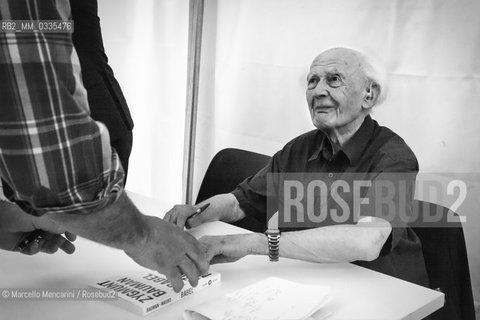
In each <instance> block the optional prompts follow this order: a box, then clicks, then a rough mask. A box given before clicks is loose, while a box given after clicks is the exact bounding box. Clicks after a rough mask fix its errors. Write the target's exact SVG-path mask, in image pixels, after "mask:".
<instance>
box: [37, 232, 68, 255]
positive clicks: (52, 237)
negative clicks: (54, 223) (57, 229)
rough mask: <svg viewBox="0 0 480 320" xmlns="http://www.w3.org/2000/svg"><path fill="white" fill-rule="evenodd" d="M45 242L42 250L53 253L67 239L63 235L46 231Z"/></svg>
mask: <svg viewBox="0 0 480 320" xmlns="http://www.w3.org/2000/svg"><path fill="white" fill-rule="evenodd" d="M43 238H44V242H43V243H42V246H41V248H40V251H41V252H44V253H48V254H53V253H55V252H57V251H58V247H59V246H60V245H61V244H62V243H63V241H64V240H65V239H64V238H63V237H62V236H60V235H56V234H51V233H46V232H45V233H44V235H43Z"/></svg>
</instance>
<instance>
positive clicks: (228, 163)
mask: <svg viewBox="0 0 480 320" xmlns="http://www.w3.org/2000/svg"><path fill="white" fill-rule="evenodd" d="M269 160H270V157H269V156H267V155H264V154H260V153H255V152H251V151H246V150H240V149H233V148H227V149H223V150H221V151H219V152H218V153H217V154H216V155H215V157H213V159H212V161H211V162H210V165H209V166H208V169H207V172H206V173H205V177H204V178H203V181H202V184H201V186H200V190H199V191H198V196H197V201H196V203H199V202H201V201H203V200H206V199H208V198H210V197H211V196H214V195H216V194H220V193H227V192H231V191H233V189H235V187H236V186H237V185H238V184H239V183H240V182H242V181H243V180H245V179H246V178H247V177H249V176H251V175H254V174H255V173H257V172H258V171H259V170H260V169H262V168H263V167H265V166H266V165H267V163H268V161H269ZM234 224H235V225H236V226H239V227H242V228H245V229H248V230H251V231H254V232H263V231H265V227H266V226H265V225H264V224H263V223H260V222H259V221H257V220H255V219H253V218H251V217H246V218H245V219H242V220H240V221H237V222H236V223H234Z"/></svg>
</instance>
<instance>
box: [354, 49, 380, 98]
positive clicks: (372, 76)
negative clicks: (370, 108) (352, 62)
mask: <svg viewBox="0 0 480 320" xmlns="http://www.w3.org/2000/svg"><path fill="white" fill-rule="evenodd" d="M354 51H356V52H358V54H359V56H360V57H361V59H362V64H361V66H360V71H361V72H362V73H363V74H364V76H365V77H366V78H367V80H368V81H370V82H372V83H374V84H375V85H377V86H378V89H379V93H378V97H377V101H376V103H375V105H380V104H382V103H383V102H384V101H385V99H386V98H387V92H388V81H387V72H386V69H385V67H384V64H383V63H381V61H380V60H379V59H378V58H377V57H375V55H372V54H369V55H366V54H365V53H363V52H361V51H358V50H354Z"/></svg>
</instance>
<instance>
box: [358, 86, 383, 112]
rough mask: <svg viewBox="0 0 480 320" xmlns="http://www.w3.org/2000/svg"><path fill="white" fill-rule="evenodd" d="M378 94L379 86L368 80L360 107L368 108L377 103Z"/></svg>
mask: <svg viewBox="0 0 480 320" xmlns="http://www.w3.org/2000/svg"><path fill="white" fill-rule="evenodd" d="M379 95H380V86H379V85H378V84H376V83H375V82H373V81H370V82H369V83H368V85H367V86H366V87H365V95H364V97H363V104H362V107H363V108H364V109H370V108H372V107H373V106H374V105H375V104H377V99H378V96H379Z"/></svg>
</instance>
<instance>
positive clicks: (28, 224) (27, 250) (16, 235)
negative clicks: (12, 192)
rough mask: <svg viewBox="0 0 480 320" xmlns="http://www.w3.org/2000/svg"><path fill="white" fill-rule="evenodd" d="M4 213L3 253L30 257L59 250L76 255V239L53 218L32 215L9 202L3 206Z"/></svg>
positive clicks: (0, 230) (0, 246)
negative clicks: (4, 251)
mask: <svg viewBox="0 0 480 320" xmlns="http://www.w3.org/2000/svg"><path fill="white" fill-rule="evenodd" d="M0 211H1V213H0V214H1V219H0V222H1V228H0V249H3V250H8V251H18V252H20V253H23V254H27V255H34V254H37V253H39V252H44V253H49V254H52V253H55V252H57V251H58V249H61V250H62V251H64V252H65V253H68V254H72V253H73V252H74V251H75V246H74V245H73V243H72V242H73V241H75V239H76V235H74V234H72V233H70V232H68V231H66V230H65V229H64V228H62V227H60V226H59V225H58V224H56V223H55V222H53V221H52V220H50V219H49V218H47V217H35V216H31V215H28V214H26V213H25V212H23V210H22V209H20V207H18V206H17V205H16V204H13V203H9V202H5V201H2V202H1V203H0ZM62 234H64V235H65V237H64V236H62Z"/></svg>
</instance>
